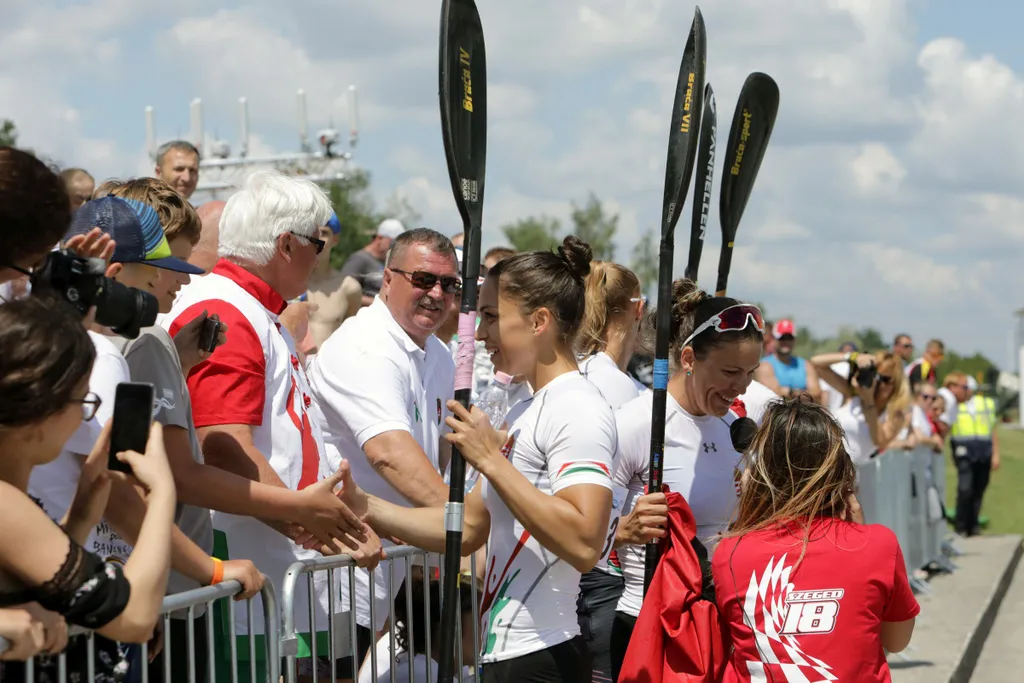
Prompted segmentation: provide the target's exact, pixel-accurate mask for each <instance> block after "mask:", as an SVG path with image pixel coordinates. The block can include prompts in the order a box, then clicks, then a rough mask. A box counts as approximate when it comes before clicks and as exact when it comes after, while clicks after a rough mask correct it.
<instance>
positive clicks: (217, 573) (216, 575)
mask: <svg viewBox="0 0 1024 683" xmlns="http://www.w3.org/2000/svg"><path fill="white" fill-rule="evenodd" d="M210 559H212V560H213V578H212V579H211V580H210V585H211V586H216V585H217V584H218V583H220V582H221V581H223V580H224V562H223V561H222V560H218V559H217V558H216V557H213V558H210Z"/></svg>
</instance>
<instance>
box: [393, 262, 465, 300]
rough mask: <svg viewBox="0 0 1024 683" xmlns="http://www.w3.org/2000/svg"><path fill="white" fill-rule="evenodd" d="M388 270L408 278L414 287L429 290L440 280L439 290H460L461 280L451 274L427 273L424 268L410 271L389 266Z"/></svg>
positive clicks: (450, 292) (453, 291) (453, 292)
mask: <svg viewBox="0 0 1024 683" xmlns="http://www.w3.org/2000/svg"><path fill="white" fill-rule="evenodd" d="M388 270H390V271H391V272H393V273H399V274H401V275H404V276H406V277H407V278H409V282H411V283H412V286H413V287H415V288H416V289H422V290H425V291H428V292H429V291H430V290H431V289H433V288H434V285H436V284H437V283H438V282H440V283H441V291H442V292H444V293H445V294H458V293H459V292H460V291H462V281H461V280H459V278H457V277H454V276H451V275H434V274H433V273H428V272H426V271H424V270H417V271H413V272H411V273H410V272H409V271H407V270H399V269H398V268H391V267H389V268H388Z"/></svg>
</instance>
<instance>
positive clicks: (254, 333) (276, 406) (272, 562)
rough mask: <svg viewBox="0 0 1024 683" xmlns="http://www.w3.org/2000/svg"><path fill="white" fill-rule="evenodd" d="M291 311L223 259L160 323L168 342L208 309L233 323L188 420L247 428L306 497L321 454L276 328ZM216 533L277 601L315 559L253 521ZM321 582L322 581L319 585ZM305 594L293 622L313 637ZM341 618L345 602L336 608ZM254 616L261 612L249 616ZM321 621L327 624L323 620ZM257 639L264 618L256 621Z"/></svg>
mask: <svg viewBox="0 0 1024 683" xmlns="http://www.w3.org/2000/svg"><path fill="white" fill-rule="evenodd" d="M286 305H287V303H286V302H285V300H284V299H283V298H282V297H281V295H280V294H278V293H277V292H276V291H274V290H273V289H272V288H271V287H270V285H268V284H267V283H266V282H264V281H262V280H260V279H259V278H258V277H256V276H255V275H253V274H252V273H250V272H249V271H247V270H245V269H244V268H242V267H240V266H238V265H236V264H234V263H231V262H230V261H227V260H225V259H221V260H220V261H219V262H218V263H217V265H216V266H215V267H214V268H213V270H212V271H211V272H210V273H209V274H208V275H206V276H204V277H202V278H198V279H196V280H194V281H193V282H191V283H190V284H189V286H188V287H186V288H184V289H183V290H182V291H181V293H180V294H179V296H178V299H177V301H175V303H174V307H173V308H172V309H171V312H170V314H169V315H167V316H166V318H165V319H164V320H163V321H162V324H163V325H164V327H166V328H167V329H168V330H169V331H170V333H171V334H172V335H174V334H176V333H177V331H178V330H179V329H180V328H181V327H182V326H183V325H185V324H187V323H188V322H190V321H192V320H194V319H195V317H196V316H198V315H199V314H201V313H202V312H203V311H204V310H205V311H207V312H208V313H209V314H210V315H214V314H216V315H218V316H219V317H220V319H221V321H223V322H224V323H227V326H228V331H227V341H226V343H225V344H224V345H223V346H220V347H218V348H217V350H216V351H215V352H214V353H213V355H212V356H211V357H210V358H209V359H208V360H206V361H204V362H202V363H200V364H199V365H197V366H195V367H194V368H193V369H192V371H191V373H190V374H189V376H188V389H189V393H190V395H191V398H192V418H193V421H194V422H195V426H196V429H201V428H203V427H212V426H217V425H235V424H238V425H249V426H250V427H251V428H252V439H253V443H254V444H255V446H256V448H257V449H258V450H259V451H260V452H261V453H262V454H263V456H264V457H265V458H266V459H267V462H268V463H269V464H270V466H271V467H272V468H273V469H274V471H275V472H276V473H277V475H278V476H279V477H280V478H281V481H283V482H284V484H285V486H287V487H288V488H290V489H293V490H302V489H304V488H305V487H307V486H309V485H310V484H314V483H316V482H317V481H318V479H319V474H320V466H321V458H323V457H324V454H325V450H324V444H323V435H322V434H321V431H320V426H319V424H318V423H317V420H316V419H315V417H314V416H313V414H312V413H311V412H310V410H309V409H310V406H311V404H312V398H311V392H310V389H309V383H308V381H307V379H306V372H305V369H304V368H303V367H302V365H301V363H300V362H299V357H298V356H297V355H296V352H295V342H294V340H293V339H292V337H291V334H289V332H288V330H287V329H285V328H284V326H283V325H282V324H281V323H280V322H279V321H278V316H279V315H280V314H281V312H282V311H284V309H285V307H286ZM213 526H214V529H216V530H218V531H220V532H223V534H224V535H225V537H226V541H227V547H228V553H229V556H230V557H233V558H245V559H250V560H252V561H253V562H255V563H256V565H257V566H258V567H259V568H260V570H261V571H262V572H264V573H265V574H266V575H267V576H269V577H270V578H271V580H273V581H274V582H275V588H276V589H277V591H278V595H280V594H281V592H280V591H281V586H280V585H276V584H278V583H279V582H280V581H281V577H283V576H284V574H285V571H286V570H287V568H288V566H289V565H290V564H292V563H293V562H295V561H296V560H301V559H307V558H310V557H318V556H319V554H318V553H315V552H314V551H307V550H303V549H302V548H301V547H299V546H297V545H295V544H294V543H293V542H292V541H291V540H290V539H288V538H286V537H285V536H283V535H281V534H280V533H278V532H276V531H274V530H272V529H270V528H269V527H267V526H266V525H264V524H263V523H262V522H260V521H258V520H256V519H254V518H252V517H242V516H238V515H229V514H225V513H222V512H214V513H213ZM321 575H323V579H322V580H321V579H320V578H319V577H320V576H321ZM315 576H317V577H318V581H317V583H316V593H317V598H318V600H317V602H318V610H317V615H318V616H317V627H318V630H322V629H324V628H325V627H326V623H327V622H326V606H327V604H328V603H327V582H326V572H318V573H317V574H316V575H315ZM305 596H306V591H298V593H297V598H296V599H297V601H298V602H301V603H303V605H302V606H298V605H297V606H296V609H295V614H296V619H297V620H299V621H301V622H303V623H302V624H298V623H297V624H296V628H298V629H299V630H300V631H308V630H309V626H308V625H309V617H308V608H307V607H306V606H305V600H306V597H305ZM335 604H336V609H337V610H338V611H340V602H338V601H337V599H336V601H335ZM253 609H254V610H256V609H258V608H257V607H254V608H253ZM321 620H323V621H321ZM246 623H247V619H246V611H245V603H237V604H236V628H237V633H238V634H243V633H245V632H246ZM255 623H256V625H257V633H262V631H263V620H262V619H256V620H255Z"/></svg>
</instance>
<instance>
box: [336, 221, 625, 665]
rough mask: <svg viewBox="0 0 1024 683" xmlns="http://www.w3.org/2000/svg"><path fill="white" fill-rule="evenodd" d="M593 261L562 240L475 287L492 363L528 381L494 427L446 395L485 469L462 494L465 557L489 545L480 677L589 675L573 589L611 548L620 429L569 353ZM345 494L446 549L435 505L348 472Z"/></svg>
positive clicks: (471, 453) (469, 458)
mask: <svg viewBox="0 0 1024 683" xmlns="http://www.w3.org/2000/svg"><path fill="white" fill-rule="evenodd" d="M590 262H591V250H590V247H589V246H588V245H587V244H586V243H585V242H582V241H580V240H578V239H576V238H575V237H572V236H570V237H566V238H565V240H564V241H563V242H562V246H560V247H559V248H558V254H554V253H551V252H547V251H533V252H527V253H521V254H516V255H515V256H511V257H509V258H506V259H503V260H502V261H500V262H498V263H497V264H495V266H494V267H493V268H491V269H490V270H489V271H488V273H487V277H486V279H485V280H484V284H483V286H482V287H481V289H480V325H479V327H478V328H477V335H476V336H477V339H479V340H482V341H483V342H485V343H486V346H487V350H488V351H489V352H490V353H491V360H492V361H493V362H494V367H495V370H498V371H500V372H504V373H507V374H509V375H513V376H515V375H522V376H524V377H525V378H526V379H527V381H529V383H530V386H531V387H533V389H534V394H533V396H532V397H530V398H528V399H526V400H524V401H521V402H520V403H518V404H517V405H516V406H514V407H513V408H512V410H511V411H509V414H508V416H507V418H506V429H505V430H502V431H497V430H495V429H494V428H493V427H491V424H490V422H489V420H488V418H487V416H486V415H485V414H484V412H483V411H481V410H480V409H479V408H477V407H475V406H474V407H473V408H472V409H471V410H470V411H467V410H465V409H464V408H463V407H462V406H461V405H460V404H459V403H457V402H455V401H451V402H449V404H448V406H449V409H450V410H451V411H452V413H453V417H449V418H448V419H447V422H448V425H449V426H450V427H451V428H452V430H453V431H452V433H450V434H448V435H447V436H446V438H447V439H448V440H449V441H450V442H451V443H453V444H454V445H455V446H457V447H458V449H459V451H460V452H461V453H462V454H463V456H464V457H465V459H466V462H467V464H469V465H471V466H472V467H475V468H476V470H477V471H478V472H479V473H480V475H481V476H482V480H481V481H482V484H481V485H480V486H476V487H474V488H473V490H472V491H470V492H469V493H468V494H467V495H466V502H465V508H464V521H463V536H462V553H463V555H469V554H470V553H472V552H474V551H476V550H477V549H478V548H480V547H481V546H482V545H483V544H484V542H485V541H486V542H487V544H488V557H487V567H486V579H485V582H484V595H483V600H482V601H481V605H480V611H481V619H483V618H484V615H486V621H485V623H484V628H483V629H482V632H481V639H482V646H483V653H482V657H481V662H482V664H483V681H485V682H486V683H504V682H505V681H509V682H510V683H511V682H512V681H516V682H517V683H518V682H530V681H535V682H540V681H565V682H569V683H576V682H579V683H590V680H591V658H590V653H589V650H588V648H587V645H586V643H585V642H584V641H583V638H582V636H581V634H580V627H579V623H578V621H577V618H576V596H577V593H578V592H579V583H580V575H581V574H583V573H586V572H588V571H590V570H591V569H593V568H594V566H595V565H596V564H597V562H598V560H599V558H601V557H602V556H603V555H604V549H605V548H606V547H607V546H608V545H610V543H611V539H609V538H608V537H607V532H608V519H609V516H610V515H611V508H612V482H611V471H612V467H613V456H614V454H615V447H616V441H617V437H616V431H615V418H614V414H613V413H612V409H611V408H610V407H609V406H608V402H607V401H606V400H605V399H604V397H603V396H602V395H601V392H600V391H598V389H597V387H595V386H594V385H593V384H591V383H590V382H589V381H587V380H586V378H584V377H583V375H582V374H581V373H580V371H579V367H578V365H577V362H576V356H575V354H574V352H573V341H574V339H575V336H576V332H577V330H578V329H579V326H580V323H581V321H582V320H583V311H584V306H585V285H584V278H585V277H586V276H587V273H589V271H590ZM342 496H343V498H344V499H345V502H346V503H348V504H349V505H350V506H352V509H353V510H356V511H359V512H360V514H363V515H364V518H365V521H367V523H369V524H370V525H371V526H372V527H373V528H375V529H377V530H378V531H379V532H380V533H386V534H389V535H392V536H396V537H398V538H401V539H402V540H404V541H405V542H407V543H409V544H411V545H415V546H418V547H421V548H425V549H427V550H429V551H430V552H443V551H444V549H445V524H444V508H443V507H433V508H413V509H410V508H405V507H398V506H395V505H392V504H389V503H387V502H386V501H382V500H380V499H378V498H374V497H373V496H368V495H366V494H365V493H364V492H362V491H361V490H360V489H359V488H358V487H357V486H356V484H355V482H353V481H352V479H351V477H346V479H345V481H344V482H343V493H342Z"/></svg>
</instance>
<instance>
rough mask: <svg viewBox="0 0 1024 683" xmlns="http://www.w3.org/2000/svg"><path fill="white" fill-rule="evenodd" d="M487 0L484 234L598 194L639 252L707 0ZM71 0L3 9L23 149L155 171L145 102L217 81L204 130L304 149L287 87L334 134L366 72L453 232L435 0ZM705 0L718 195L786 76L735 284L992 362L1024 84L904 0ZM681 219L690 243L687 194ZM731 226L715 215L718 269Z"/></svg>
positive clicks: (369, 124)
mask: <svg viewBox="0 0 1024 683" xmlns="http://www.w3.org/2000/svg"><path fill="white" fill-rule="evenodd" d="M478 2H479V5H480V12H481V15H482V17H483V21H484V26H485V33H486V37H487V51H488V53H487V57H488V69H489V74H488V77H489V78H488V80H489V119H490V120H489V139H488V155H487V157H488V167H487V189H486V202H485V209H484V220H485V238H484V244H485V246H489V245H492V244H497V243H501V242H503V241H504V237H503V235H502V234H501V232H500V230H499V228H500V226H501V225H503V224H504V223H507V222H511V221H513V220H515V219H517V218H519V217H523V216H526V215H537V214H547V215H550V216H553V217H555V218H558V219H559V220H561V221H562V222H563V224H566V223H567V222H568V218H569V212H570V210H571V202H572V201H576V202H581V201H583V200H584V199H585V198H586V195H587V193H588V192H590V191H593V192H595V193H596V194H597V196H599V197H600V198H601V199H602V200H604V201H605V203H606V208H607V209H609V210H612V211H618V212H619V213H620V215H621V218H620V230H619V244H618V250H617V253H618V254H619V256H620V258H621V259H622V260H626V261H628V258H629V254H630V252H631V249H632V247H633V245H634V244H635V242H636V241H637V239H638V238H639V235H640V234H641V233H642V232H643V231H644V230H647V229H651V228H656V227H657V225H658V221H659V220H660V214H661V205H662V190H663V188H662V185H663V182H664V167H665V156H666V142H667V136H668V113H669V111H670V107H671V103H672V98H673V91H674V88H675V82H676V78H677V75H678V68H679V60H680V57H681V53H682V49H683V45H684V43H685V41H686V28H688V27H689V25H690V20H691V18H692V11H693V6H692V5H689V4H686V3H677V2H670V1H669V0H576V1H571V2H554V3H553V2H547V1H544V0H520V1H519V2H514V3H513V2H504V1H502V0H478ZM64 4H65V3H57V2H56V1H55V0H34V1H29V0H9V1H8V2H7V3H5V8H4V9H5V21H4V25H3V26H0V65H2V66H0V102H4V103H5V107H6V109H5V112H4V114H3V115H4V116H10V117H13V118H14V119H15V120H16V122H17V123H18V125H19V128H20V129H21V131H22V134H23V138H22V139H23V142H24V143H25V144H27V145H31V146H33V147H35V148H36V149H38V150H39V151H40V152H41V153H43V154H45V155H47V156H49V157H50V158H53V159H55V160H57V161H60V162H62V163H65V164H76V165H83V166H86V167H87V168H90V169H91V170H94V171H96V173H97V174H98V175H99V176H101V177H104V176H108V175H114V174H122V175H124V174H128V173H132V172H137V173H141V172H148V166H149V162H148V161H147V160H146V159H145V156H144V153H143V150H142V146H143V143H144V141H143V131H142V130H141V129H142V116H141V111H142V108H143V107H144V106H145V105H146V104H151V103H152V104H154V105H156V106H157V109H158V111H157V125H158V131H159V132H160V137H161V139H166V138H167V137H168V136H169V135H171V134H172V133H173V132H174V131H176V130H178V131H179V132H180V131H181V130H182V129H187V127H188V124H187V112H188V101H189V99H191V98H192V97H196V96H199V97H202V98H203V101H204V103H205V105H206V106H205V109H206V115H207V121H206V130H207V131H208V132H209V133H211V134H212V133H214V132H216V133H217V134H218V135H219V136H220V137H222V138H227V139H229V140H231V141H232V144H233V146H237V143H236V142H235V140H236V138H237V130H236V124H235V122H236V120H237V98H238V96H240V95H245V96H247V97H248V99H249V102H250V115H251V125H252V130H253V133H252V137H251V140H250V142H251V147H250V154H253V155H258V154H269V153H273V152H283V151H293V150H295V149H296V147H297V134H296V100H295V91H296V90H297V89H298V88H304V89H305V91H306V93H307V97H308V111H309V119H310V121H309V125H310V131H311V133H315V132H316V131H317V130H318V129H319V128H320V127H323V126H326V125H327V123H328V121H331V122H333V123H334V125H335V126H336V127H338V128H339V129H342V130H343V131H344V129H345V128H346V126H347V121H348V112H347V102H346V90H347V87H348V86H349V84H352V83H355V84H357V85H358V86H359V91H360V110H361V122H362V137H361V140H360V143H359V147H358V148H357V149H356V160H357V162H358V163H359V164H361V165H362V166H364V167H366V168H367V169H369V170H370V171H371V172H372V174H373V177H374V183H375V191H376V193H377V195H378V198H379V199H381V200H383V198H384V197H387V196H388V195H390V194H391V193H392V192H397V193H398V194H399V195H400V196H403V197H405V198H406V199H407V200H408V201H409V202H410V203H411V204H412V205H413V206H414V207H415V208H416V209H417V210H418V211H419V212H420V213H422V214H423V219H424V223H425V224H426V225H430V226H432V227H437V228H438V229H440V230H442V231H443V232H446V233H448V234H451V233H454V232H457V231H458V230H459V229H461V225H460V219H459V216H458V212H457V211H456V209H455V204H454V201H453V200H452V197H451V189H450V185H449V181H448V177H447V172H446V170H445V164H444V154H443V149H442V145H441V139H440V134H439V131H438V107H437V73H436V69H437V27H438V19H439V13H438V10H439V5H440V3H430V2H426V3H425V2H422V1H420V0H394V1H393V2H390V3H379V2H375V3H324V2H320V1H319V0H317V1H313V0H295V1H294V2H292V3H290V4H289V5H288V7H287V11H284V10H283V9H282V5H281V4H280V3H279V2H277V0H250V1H249V2H247V3H244V4H241V5H239V4H238V3H227V2H223V1H222V0H212V1H211V2H207V3H199V2H198V0H182V1H180V2H177V3H175V4H174V5H173V6H168V5H154V4H153V3H148V2H132V1H131V0H90V1H89V2H80V3H77V4H75V5H72V6H68V7H65V6H63V5H64ZM701 7H702V10H703V12H704V17H705V20H706V24H707V32H708V78H709V80H710V82H711V83H712V84H713V85H714V88H715V92H716V96H717V102H718V113H719V115H718V125H719V140H720V142H719V147H718V157H719V158H718V164H717V165H718V170H717V172H716V175H717V176H718V178H716V183H715V185H716V188H717V187H719V186H720V185H719V182H718V181H719V180H720V177H721V169H722V166H723V163H722V158H723V156H724V147H725V140H726V139H727V137H728V127H729V123H730V121H731V117H732V113H733V107H734V105H735V102H736V97H737V95H738V92H739V88H740V86H741V85H742V83H743V80H744V78H745V77H746V75H747V74H748V73H750V72H751V71H754V70H759V71H765V72H767V73H769V74H771V75H772V76H773V77H774V78H775V79H776V81H777V82H778V83H779V86H780V90H781V94H782V98H781V106H780V110H779V119H778V122H777V124H776V128H775V132H774V134H773V139H772V142H771V146H770V148H769V150H768V153H767V155H766V157H765V160H764V164H763V166H762V169H761V174H760V177H759V178H758V181H757V186H756V187H755V189H754V192H753V194H752V196H751V199H750V202H749V205H748V207H747V210H746V214H745V215H744V218H743V224H742V226H741V228H740V232H739V237H738V240H737V246H736V250H735V254H734V259H733V268H732V276H731V284H730V293H736V294H738V295H740V296H745V297H748V298H751V299H756V300H759V301H763V302H765V303H766V304H767V305H768V308H769V310H786V311H790V312H792V313H793V314H794V315H798V317H799V319H800V321H801V323H802V324H808V325H810V326H811V327H813V328H815V329H821V330H827V329H829V328H834V327H836V326H838V325H840V324H855V325H873V326H875V327H879V328H882V329H883V330H885V331H887V332H893V331H895V328H897V327H899V328H901V329H907V330H909V331H910V332H911V333H912V334H916V335H917V336H932V335H934V334H939V335H940V336H945V337H946V339H947V341H948V342H949V343H950V344H951V345H952V346H953V347H954V348H958V349H963V350H968V351H969V350H971V349H973V348H975V347H977V346H984V348H985V349H986V350H987V351H989V352H990V353H992V354H993V355H997V354H999V355H1001V353H1002V349H1001V348H1000V347H1001V346H1002V344H1001V342H998V343H997V342H993V341H990V340H988V339H979V338H978V337H977V336H976V332H975V330H976V329H991V328H992V326H993V325H992V322H991V321H992V320H1002V318H1003V317H1007V320H1006V324H1007V325H1008V324H1009V318H1008V316H1006V314H1005V311H1007V310H1009V309H1011V308H1013V307H1015V306H1017V305H1019V303H1020V302H1019V301H1017V300H1016V299H1015V297H1016V293H1017V292H1020V291H1022V289H1024V273H1021V271H1020V269H1019V267H1017V265H1016V263H1014V262H1013V259H1015V258H1016V256H1015V254H1016V253H1017V250H1019V248H1020V247H1021V246H1024V230H1022V229H1020V226H1021V223H1022V221H1024V193H1022V192H1021V191H1020V187H1021V182H1022V181H1024V171H1022V170H1020V166H1021V165H1020V163H1019V160H1020V159H1021V158H1022V157H1024V142H1021V140H1019V139H1018V138H1017V137H1015V136H1014V135H1013V134H1012V132H1013V130H1014V128H1013V126H1014V125H1015V122H1016V121H1018V120H1021V119H1022V118H1024V79H1022V78H1021V76H1020V75H1019V74H1017V73H1015V72H1014V71H1013V70H1012V69H1011V68H1010V67H1009V66H1007V65H1006V64H1005V63H1003V62H1001V61H999V59H997V58H996V57H995V56H992V55H977V54H973V53H972V52H971V50H969V49H968V48H967V46H966V45H965V44H964V42H963V41H962V40H961V39H959V38H957V37H955V36H954V37H949V38H940V39H937V40H933V41H931V42H929V43H928V44H926V45H924V46H918V45H916V43H915V26H914V24H915V19H916V15H915V14H914V13H916V12H921V11H927V8H923V7H922V6H921V4H920V3H912V2H910V0H705V2H702V4H701ZM116 77H120V78H122V79H123V80H126V81H128V84H116ZM174 134H177V133H174ZM716 191H717V190H716ZM717 208H718V207H717V201H715V202H713V203H712V208H711V215H710V217H709V218H710V225H711V226H717V225H718V212H717ZM682 216H683V220H681V221H680V226H679V228H678V232H679V235H678V236H677V240H676V242H677V245H680V249H679V251H680V252H681V253H682V254H683V257H682V258H685V243H686V241H687V239H686V233H687V232H688V227H689V216H690V207H689V206H686V207H684V209H683V214H682ZM718 240H719V236H718V230H717V228H713V227H712V228H709V230H708V239H707V244H706V246H705V254H704V259H703V260H704V268H703V270H702V273H703V275H704V277H703V278H702V282H704V283H706V284H707V283H712V281H713V276H714V273H713V270H714V268H715V266H716V265H717V254H718V248H719V245H718ZM682 258H679V259H677V265H678V268H677V270H679V271H680V272H681V270H682ZM950 320H956V321H957V324H955V325H951V324H950V323H949V321H950ZM999 324H1002V323H999ZM972 326H973V327H972ZM999 338H1001V337H1000V335H998V334H996V335H992V337H991V339H999Z"/></svg>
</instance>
